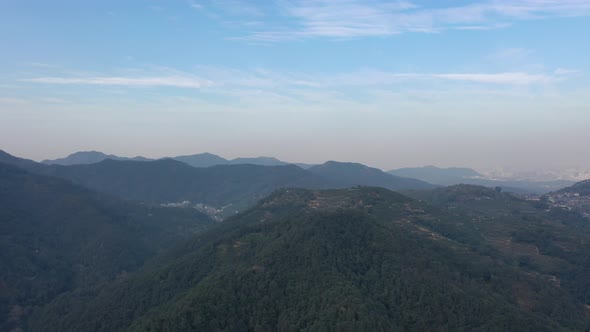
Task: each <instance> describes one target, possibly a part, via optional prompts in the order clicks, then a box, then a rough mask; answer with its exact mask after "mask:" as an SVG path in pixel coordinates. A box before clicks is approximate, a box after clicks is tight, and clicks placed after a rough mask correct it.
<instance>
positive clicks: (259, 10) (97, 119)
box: [0, 0, 590, 169]
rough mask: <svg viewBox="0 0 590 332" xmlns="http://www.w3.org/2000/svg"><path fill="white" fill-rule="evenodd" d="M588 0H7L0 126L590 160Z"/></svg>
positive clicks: (66, 149) (29, 140)
mask: <svg viewBox="0 0 590 332" xmlns="http://www.w3.org/2000/svg"><path fill="white" fill-rule="evenodd" d="M588 32H590V2H589V1H581V0H563V1H554V0H518V1H517V0H505V1H477V2H476V1H452V2H450V1H370V0H369V1H354V0H334V1H314V0H310V1H236V0H216V1H215V0H214V1H197V0H195V1H184V0H181V1H172V0H170V1H111V0H103V1H84V2H81V1H73V0H71V1H63V0H55V1H30V0H5V1H3V2H2V3H0V42H1V43H2V52H0V74H1V75H0V115H1V118H2V121H1V122H0V142H2V147H0V148H2V149H6V150H7V151H9V152H11V153H14V154H17V155H22V156H25V157H29V158H33V159H43V158H53V157H57V156H61V155H64V154H68V153H70V152H73V151H76V150H91V149H95V150H101V151H104V152H107V153H114V154H119V155H138V154H140V155H146V156H151V157H159V156H166V155H177V154H189V153H199V152H204V151H209V152H212V153H217V154H220V155H222V156H224V157H228V158H231V157H238V156H255V155H273V156H276V157H279V158H281V159H284V160H288V161H299V162H322V161H325V160H328V159H335V160H342V161H359V162H363V163H366V164H369V165H373V166H376V167H380V168H384V169H389V168H394V167H401V166H416V165H427V164H435V165H440V166H471V167H475V168H479V169H489V168H494V167H500V166H510V167H514V168H518V169H543V168H566V167H586V168H589V167H590V154H588V153H587V147H586V146H585V144H584V142H588V141H590V130H588V127H590V126H589V125H590V107H589V106H588V105H590V84H589V83H590V82H589V80H588V75H587V73H588V72H589V70H590V68H589V67H590V60H588V59H590V43H588V42H587V39H588V36H587V35H588Z"/></svg>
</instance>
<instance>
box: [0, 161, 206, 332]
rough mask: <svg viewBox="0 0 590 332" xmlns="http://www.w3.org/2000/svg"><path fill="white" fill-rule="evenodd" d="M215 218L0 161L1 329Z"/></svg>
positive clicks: (110, 276) (107, 277)
mask: <svg viewBox="0 0 590 332" xmlns="http://www.w3.org/2000/svg"><path fill="white" fill-rule="evenodd" d="M212 224H214V222H213V221H212V220H211V219H209V218H208V217H207V216H205V215H203V214H201V213H199V212H196V211H194V210H189V209H164V208H145V207H141V206H137V205H134V204H130V203H126V202H121V201H119V200H116V199H113V198H110V197H105V196H104V195H99V194H96V193H94V192H92V191H89V190H87V189H84V188H81V187H78V186H75V185H72V184H70V183H69V182H67V181H64V180H61V179H57V178H53V177H46V176H40V175H34V174H31V173H28V172H26V171H24V170H22V169H19V168H16V167H14V166H10V165H6V164H1V163H0V329H1V330H9V327H11V328H12V327H18V326H19V324H20V322H21V321H22V319H23V318H24V317H26V315H27V314H28V313H29V312H30V311H31V308H33V307H34V306H37V305H42V304H44V303H47V302H49V301H50V300H51V299H53V298H55V297H56V296H58V295H59V294H61V293H63V292H66V291H69V290H73V289H75V288H78V287H88V286H91V285H96V284H99V283H101V282H105V281H108V280H110V279H113V278H115V277H117V276H119V277H124V276H125V274H126V273H127V272H130V271H133V270H135V269H137V268H138V267H140V266H141V265H142V264H143V262H144V261H145V260H146V259H148V258H150V257H152V256H154V255H155V254H157V253H158V252H160V251H162V250H164V249H166V248H168V247H170V246H171V245H172V244H174V243H176V242H177V241H179V240H181V239H183V238H187V237H190V236H191V235H192V234H194V233H196V232H198V231H200V230H202V229H204V228H205V227H206V226H208V225H212Z"/></svg>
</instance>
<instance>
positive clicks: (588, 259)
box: [410, 182, 590, 305]
mask: <svg viewBox="0 0 590 332" xmlns="http://www.w3.org/2000/svg"><path fill="white" fill-rule="evenodd" d="M582 184H583V182H582ZM578 187H579V186H578ZM410 194H411V195H413V196H414V197H416V198H420V199H422V200H424V201H426V202H428V203H430V204H434V205H437V206H440V207H443V208H445V209H448V210H449V211H453V212H454V214H455V215H456V216H457V217H455V218H454V221H453V222H451V223H438V224H437V225H436V226H434V227H439V228H440V227H443V226H446V227H447V228H451V227H456V226H457V224H458V223H457V221H460V220H461V216H462V218H463V219H464V220H465V222H463V226H462V227H461V230H462V231H464V232H465V231H467V230H468V229H469V228H470V225H472V226H474V227H477V229H476V230H475V232H472V234H473V233H477V234H479V235H480V236H481V237H482V239H483V241H479V243H480V245H479V246H475V248H479V250H483V251H485V250H489V249H490V248H491V249H495V250H498V251H499V252H500V254H501V256H499V257H501V258H502V259H503V260H504V261H506V262H512V263H513V264H516V265H519V266H520V268H522V269H525V270H528V271H531V272H533V273H536V274H539V275H543V276H545V277H546V278H548V279H549V280H552V281H553V282H554V283H556V284H558V285H559V286H560V287H561V288H563V289H565V290H567V291H569V292H570V294H571V295H572V296H574V297H576V298H577V299H578V300H579V301H581V302H583V303H585V304H588V305H590V247H588V243H590V221H589V220H588V219H587V218H584V217H583V216H582V215H581V214H580V213H579V212H576V211H568V210H565V209H559V208H554V209H549V210H548V208H549V206H548V205H546V204H542V202H534V201H533V202H531V201H526V200H523V199H520V198H518V197H515V196H513V195H511V194H507V193H498V192H495V191H493V190H491V189H488V188H484V187H480V186H470V185H459V186H452V187H447V188H439V189H435V190H432V191H422V192H413V193H410ZM540 203H541V204H540ZM472 230H473V229H472ZM452 232H453V233H454V234H458V233H457V232H456V231H452Z"/></svg>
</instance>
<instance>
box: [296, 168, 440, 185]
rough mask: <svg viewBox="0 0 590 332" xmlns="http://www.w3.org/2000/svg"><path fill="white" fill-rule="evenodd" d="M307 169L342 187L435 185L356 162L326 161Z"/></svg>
mask: <svg viewBox="0 0 590 332" xmlns="http://www.w3.org/2000/svg"><path fill="white" fill-rule="evenodd" d="M308 170H309V171H310V172H312V173H314V174H317V175H319V176H322V177H324V178H326V179H329V180H331V181H333V182H334V183H338V184H340V185H341V186H344V187H346V186H354V185H363V186H378V187H383V188H387V189H391V190H400V189H430V188H434V187H435V186H434V185H431V184H430V183H426V182H424V181H420V180H416V179H411V178H402V177H398V176H394V175H391V174H387V173H385V172H383V171H381V170H379V169H377V168H372V167H368V166H365V165H362V164H358V163H343V162H336V161H328V162H326V163H324V164H322V165H317V166H313V167H311V168H309V169H308Z"/></svg>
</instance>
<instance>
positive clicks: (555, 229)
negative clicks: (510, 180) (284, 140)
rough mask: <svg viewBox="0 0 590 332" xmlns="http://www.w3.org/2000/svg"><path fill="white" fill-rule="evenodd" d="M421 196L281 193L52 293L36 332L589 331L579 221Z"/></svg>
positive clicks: (508, 204)
mask: <svg viewBox="0 0 590 332" xmlns="http://www.w3.org/2000/svg"><path fill="white" fill-rule="evenodd" d="M421 195H422V198H423V199H425V200H428V201H430V202H432V203H433V204H434V205H436V206H433V205H429V204H427V203H425V202H420V201H416V200H413V199H410V198H408V197H405V196H402V195H400V194H396V193H394V192H390V191H388V190H385V189H378V188H352V189H343V190H329V191H309V190H302V189H285V190H281V191H279V192H276V193H275V194H273V195H271V196H269V197H268V198H266V199H264V200H263V201H261V202H260V203H259V204H258V205H257V206H255V207H254V208H252V209H250V210H248V211H246V212H244V213H242V214H240V215H238V216H236V217H234V218H231V219H229V220H227V221H225V222H224V223H222V224H221V225H220V226H219V227H217V228H215V229H212V230H210V231H207V232H205V233H201V234H199V235H197V236H196V237H195V238H193V239H192V240H191V241H188V242H187V243H185V244H184V245H181V246H179V247H178V248H176V249H174V250H172V251H170V252H168V253H167V254H165V255H162V256H160V257H159V258H157V259H155V260H154V261H152V262H151V263H150V264H148V265H147V266H146V267H145V268H143V269H142V270H141V271H140V272H138V273H136V274H134V275H132V276H130V277H129V278H125V279H121V280H117V281H116V282H114V283H111V284H109V285H106V286H104V287H97V288H92V289H86V290H78V291H76V292H74V293H71V294H68V295H66V296H62V297H60V298H58V299H57V300H56V301H54V302H53V303H52V304H51V305H49V306H47V307H45V308H44V309H43V310H40V311H37V312H36V313H35V314H34V316H33V318H32V320H31V321H30V324H31V325H30V326H31V328H32V329H33V330H41V329H42V330H45V331H67V330H71V331H95V330H99V331H116V330H130V331H163V330H166V331H183V330H184V331H189V330H196V331H246V330H252V331H268V330H279V331H290V330H292V331H300V330H307V331H325V330H333V331H336V330H349V331H358V330H365V331H391V330H416V331H428V330H467V331H474V330H476V331H477V330H479V331H484V330H497V331H505V330H514V331H559V330H578V331H581V330H586V329H588V327H589V326H590V325H589V323H590V317H589V312H588V309H587V307H586V306H585V304H588V299H587V298H586V297H585V296H584V294H589V292H588V291H589V290H590V287H589V286H590V285H589V284H588V282H589V280H590V278H589V277H590V276H589V275H588V274H587V267H588V266H590V264H588V263H589V262H588V261H587V260H588V257H589V256H588V252H587V249H586V248H585V246H584V243H588V240H590V239H588V230H587V226H586V225H585V224H582V223H579V220H575V219H567V220H566V219H565V218H562V217H557V218H555V219H553V218H551V216H550V214H546V212H544V211H545V210H543V209H538V208H536V207H534V206H532V205H530V204H529V203H528V202H525V201H522V200H518V199H514V198H513V197H511V196H508V195H506V194H502V193H499V192H496V191H490V190H488V189H486V188H482V187H473V186H457V187H453V188H449V189H440V190H439V189H437V190H433V191H430V192H428V193H426V194H421ZM562 270H563V271H564V272H563V273H562V274H558V273H560V271H562ZM562 278H563V279H562Z"/></svg>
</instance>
